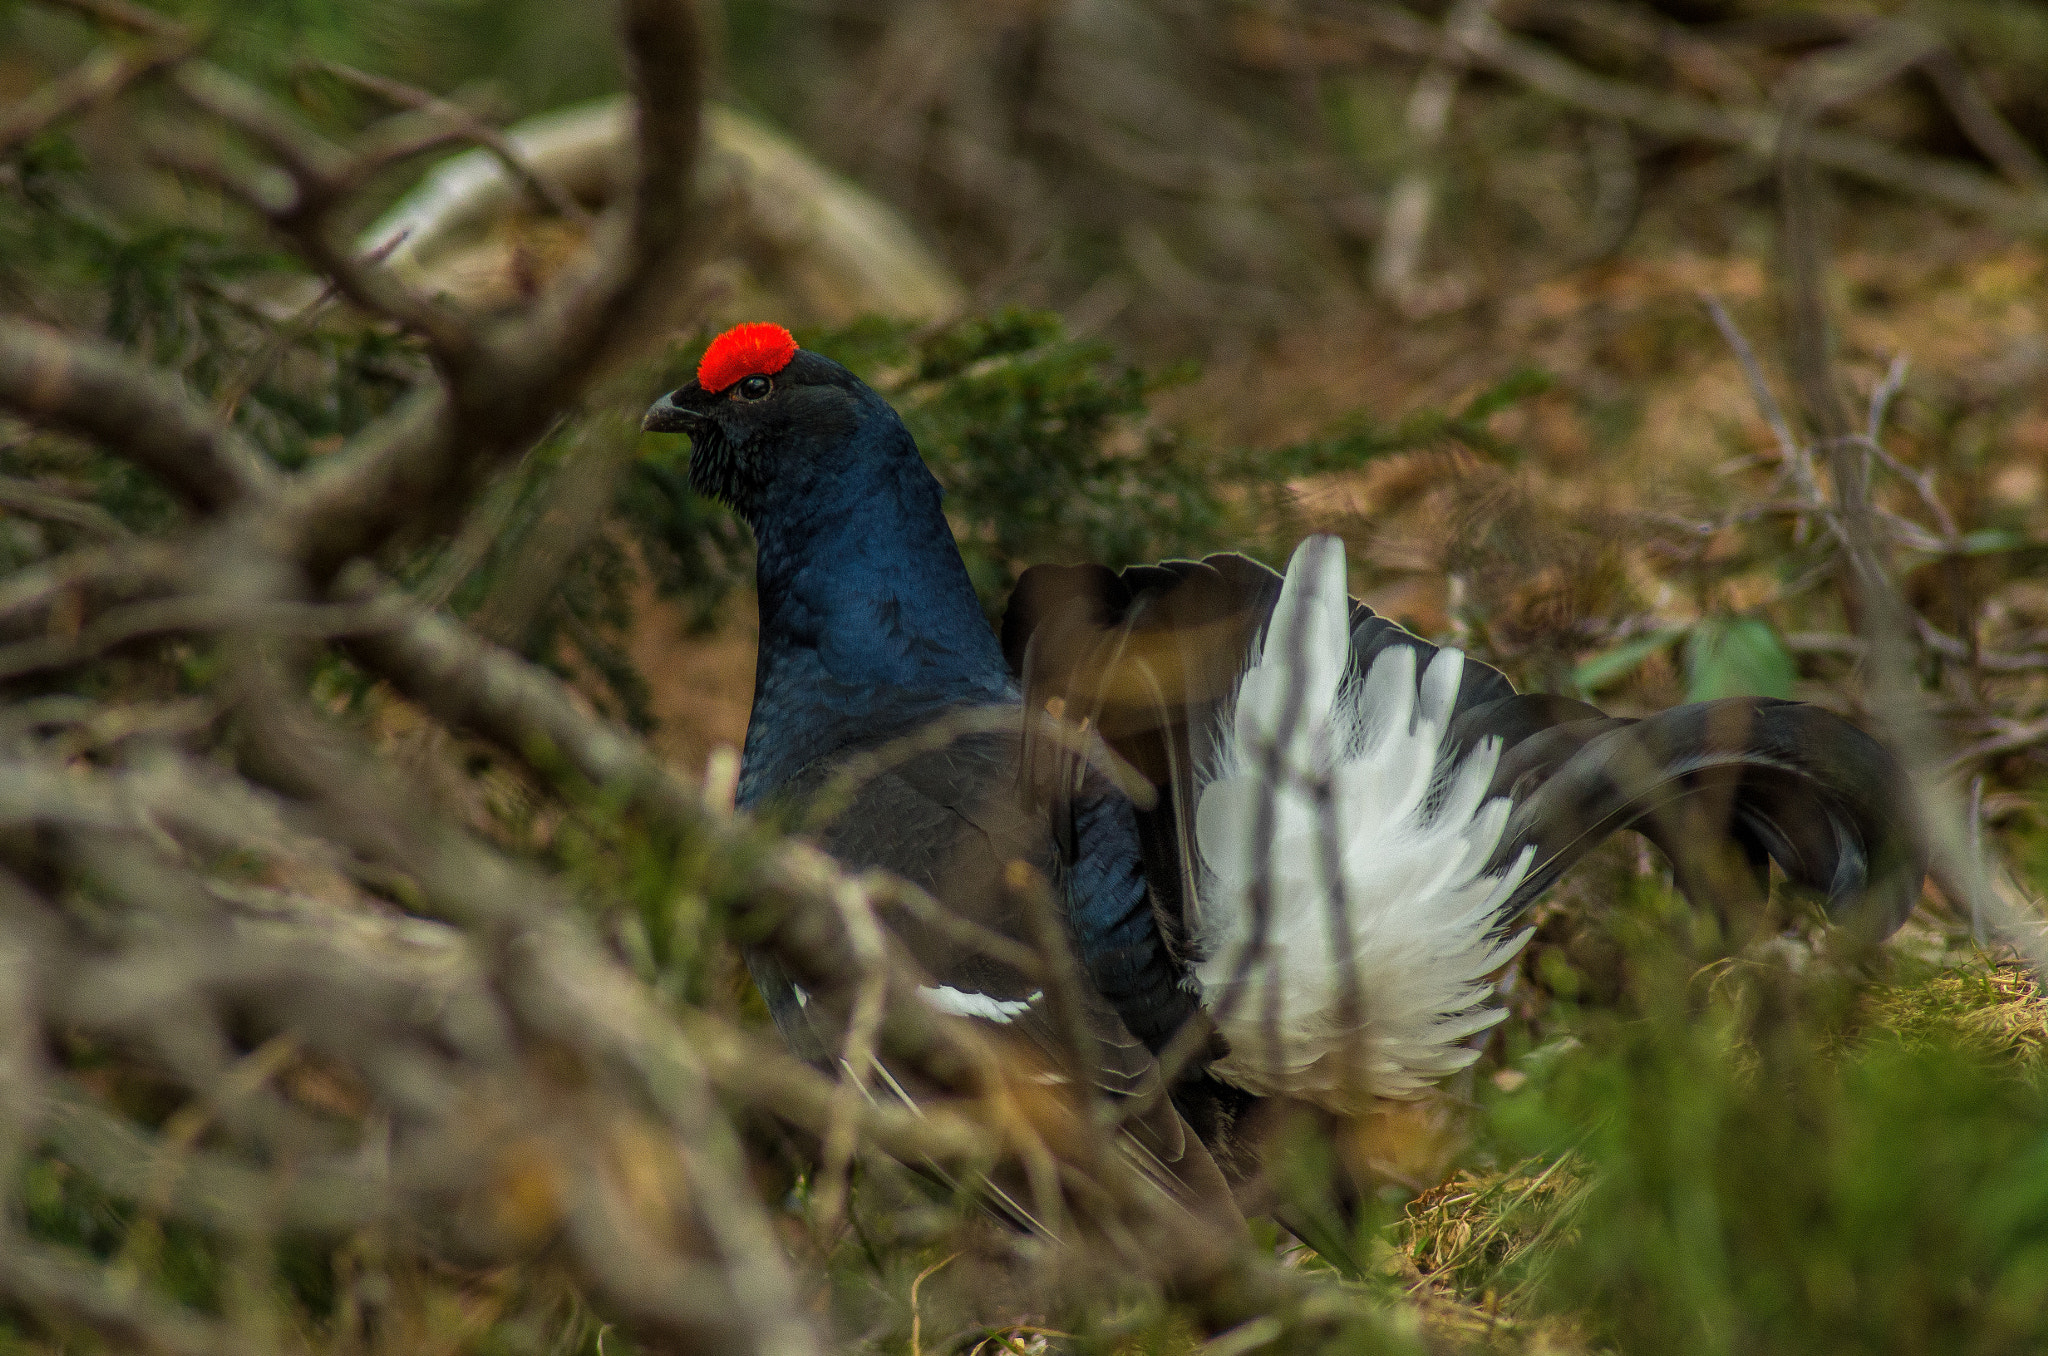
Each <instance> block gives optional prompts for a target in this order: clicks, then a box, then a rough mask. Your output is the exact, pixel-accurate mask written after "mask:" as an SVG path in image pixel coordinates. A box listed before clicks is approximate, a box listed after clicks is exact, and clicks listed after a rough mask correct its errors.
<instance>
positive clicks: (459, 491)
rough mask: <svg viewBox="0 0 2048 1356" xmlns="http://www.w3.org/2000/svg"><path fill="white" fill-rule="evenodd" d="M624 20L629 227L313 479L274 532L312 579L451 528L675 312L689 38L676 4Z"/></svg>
mask: <svg viewBox="0 0 2048 1356" xmlns="http://www.w3.org/2000/svg"><path fill="white" fill-rule="evenodd" d="M624 8H625V29H626V50H627V56H628V62H629V67H630V71H631V77H632V83H633V87H634V93H635V100H636V107H637V109H638V115H639V116H638V123H639V139H640V148H639V149H640V154H639V159H638V166H639V169H638V177H637V180H636V184H635V189H634V195H633V201H632V207H631V211H630V213H629V214H628V219H627V220H625V221H623V222H620V221H617V220H615V219H609V218H608V219H607V221H606V222H605V223H603V225H602V226H601V227H600V229H599V231H598V232H597V237H598V238H597V241H596V243H595V246H594V248H593V250H592V254H591V257H590V258H589V260H588V261H587V262H586V263H585V264H584V265H583V266H581V267H575V268H571V269H568V270H565V272H564V274H563V276H561V277H560V278H558V279H556V281H555V282H554V283H553V284H552V285H551V287H550V288H549V290H548V291H547V293H546V294H544V295H543V296H542V298H541V299H540V301H539V302H538V303H536V304H535V306H534V307H533V308H532V309H531V311H530V313H529V314H527V315H526V316H525V317H524V318H521V319H517V320H514V321H512V322H510V323H509V324H508V325H507V327H506V328H504V329H502V330H500V331H499V332H497V333H495V334H493V335H491V336H489V337H488V338H487V339H486V340H485V342H484V343H483V345H482V348H481V349H480V350H479V351H478V352H477V353H475V354H473V355H467V356H465V357H464V358H463V359H462V360H461V361H460V362H459V363H457V364H455V365H454V367H453V369H452V370H451V376H452V379H453V389H452V392H451V396H450V398H449V399H448V400H447V401H446V402H445V403H442V402H440V401H438V400H437V399H432V398H424V397H423V398H419V399H417V400H416V401H415V402H414V403H412V404H411V405H409V406H408V407H407V409H406V410H405V411H404V412H403V414H402V415H401V416H400V417H399V418H397V419H390V420H387V421H386V424H385V426H384V427H383V428H382V429H380V430H378V433H377V436H373V437H370V438H366V439H358V446H357V447H356V448H354V449H353V450H352V451H351V452H350V453H349V454H348V455H345V456H341V457H336V458H334V459H332V463H331V465H329V466H326V467H323V468H322V469H321V471H320V472H319V473H316V474H315V475H313V476H311V477H308V479H307V480H306V482H305V484H304V485H303V487H301V492H300V493H297V494H295V495H294V496H293V502H292V503H291V504H290V505H289V506H288V509H287V511H286V513H285V514H284V517H283V521H282V522H281V524H280V527H281V529H282V530H283V531H285V532H286V533H287V534H288V535H290V536H291V537H292V538H294V539H295V540H296V541H297V542H298V543H299V545H298V548H297V549H296V551H295V554H297V555H298V556H299V558H300V559H301V560H302V561H303V562H304V563H305V564H306V565H307V566H308V568H309V569H310V571H311V572H312V574H313V575H314V577H315V578H316V579H324V578H326V577H328V576H329V575H331V573H332V572H333V571H334V570H335V569H338V568H339V567H340V566H341V565H342V564H344V563H346V562H347V561H348V560H349V559H351V558H352V557H354V556H357V555H360V554H362V553H363V552H364V551H365V550H367V549H369V548H370V547H371V546H373V545H374V544H376V543H379V542H381V541H383V540H384V539H385V538H387V537H388V536H389V535H391V534H392V533H393V532H394V531H397V530H398V529H399V528H400V527H401V526H402V525H405V524H408V523H410V524H418V525H422V526H428V525H430V526H432V527H434V528H439V527H441V526H444V525H446V524H447V523H449V522H451V521H453V520H454V518H455V516H456V514H457V513H458V511H459V508H460V506H461V505H462V504H463V503H465V502H466V501H467V500H468V498H469V496H470V494H471V493H472V492H473V491H474V490H475V488H476V487H477V486H478V485H479V484H481V483H482V482H483V480H484V479H485V478H486V477H487V476H488V475H489V474H490V473H491V472H493V471H495V470H496V469H497V468H499V467H501V466H503V465H504V464H506V463H507V462H508V461H510V460H512V459H513V458H516V457H518V456H519V455H521V454H522V453H524V452H525V450H526V449H527V448H528V447H529V446H530V445H531V444H532V442H533V441H534V439H536V438H538V437H539V436H540V435H541V433H542V432H543V431H545V429H546V428H547V426H548V424H549V423H550V422H552V421H553V420H554V419H555V417H556V416H557V414H558V413H559V412H560V410H561V408H562V406H563V405H564V404H565V403H567V402H568V400H569V399H570V398H571V397H572V396H573V395H574V394H575V393H576V392H578V391H580V390H581V389H582V388H583V386H584V385H585V384H586V383H587V382H588V380H589V379H590V377H591V376H592V375H593V374H594V373H595V372H596V371H597V369H598V367H599V366H600V364H602V363H603V362H605V361H607V360H608V358H609V357H610V355H612V354H615V353H619V352H622V351H624V350H625V349H627V348H629V347H630V346H631V345H632V344H634V343H637V342H640V341H642V340H644V339H645V338H646V337H647V336H648V335H649V334H650V333H651V332H652V329H653V327H654V325H655V324H656V323H657V322H658V321H660V320H661V319H662V318H664V317H666V316H667V315H668V314H669V313H670V312H671V310H672V308H673V307H674V306H676V305H677V304H679V302H680V300H681V299H682V296H683V291H684V289H683V288H682V287H681V286H680V281H681V279H680V270H681V266H682V264H683V262H684V243H685V239H684V237H685V227H686V225H687V222H688V213H689V204H690V194H691V182H692V174H693V171H694V168H695V163H696V154H697V143H698V105H699V102H700V79H701V77H700V73H699V69H698V67H699V56H698V34H697V27H696V23H695V19H694V15H693V13H692V11H691V9H690V7H689V6H688V5H687V4H685V3H683V2H682V0H630V2H629V3H627V4H626V5H625V7H624Z"/></svg>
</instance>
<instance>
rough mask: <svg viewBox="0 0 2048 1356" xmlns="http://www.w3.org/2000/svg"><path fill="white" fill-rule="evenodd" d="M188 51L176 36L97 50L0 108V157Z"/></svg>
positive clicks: (112, 95)
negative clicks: (125, 47)
mask: <svg viewBox="0 0 2048 1356" xmlns="http://www.w3.org/2000/svg"><path fill="white" fill-rule="evenodd" d="M190 50H191V44H190V43H189V42H188V41H186V40H185V39H183V38H182V37H180V38H174V39H170V40H166V41H161V42H156V43H152V44H150V45H149V46H146V47H139V48H135V49H133V50H131V51H120V50H117V49H115V48H112V47H103V48H101V49H100V50H99V51H97V52H94V53H93V54H92V55H91V56H89V57H87V58H86V59H85V60H84V61H83V62H81V63H80V64H79V65H78V66H76V67H74V68H73V69H71V70H70V71H67V72H65V73H64V74H63V75H61V76H59V77H58V78H57V79H55V80H52V81H50V82H49V83H48V84H46V85H44V86H42V87H41V88H40V89H38V90H36V92H35V93H33V94H31V95H29V96H28V97H27V98H26V99H23V100H22V101H21V102H20V103H17V104H15V105H14V106H13V107H12V108H7V109H0V155H5V154H7V153H8V152H9V151H11V150H13V149H14V148H15V147H17V146H19V145H22V144H23V143H24V142H27V141H29V140H31V139H32V138H34V137H37V136H40V135H41V134H42V133H43V132H45V131H47V130H48V129H49V128H51V127H52V126H54V125H56V124H57V123H59V122H62V121H63V120H64V119H66V118H72V117H76V116H78V115H79V114H80V113H83V112H85V111H86V110H87V109H90V108H94V107H96V106H98V105H99V104H103V103H105V102H106V101H107V100H109V99H111V98H113V97H114V96H115V95H117V94H119V93H121V92H122V91H123V90H125V89H127V88H128V87H129V86H131V85H133V84H135V83H136V82H137V81H138V80H141V79H142V78H143V77H144V76H148V75H153V74H155V73H156V72H157V71H160V70H162V69H163V68H164V67H166V66H168V65H170V64H171V63H173V62H175V61H178V60H180V59H182V58H183V57H184V56H185V55H186V54H187V52H189V51H190Z"/></svg>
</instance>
